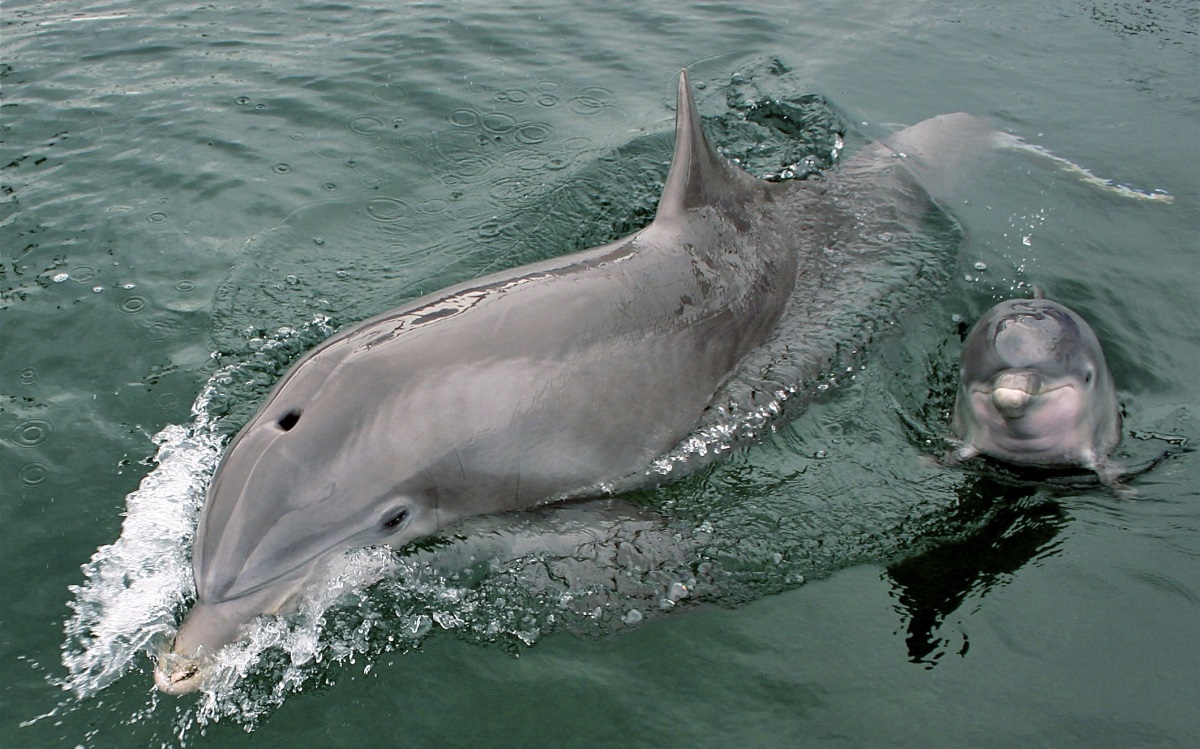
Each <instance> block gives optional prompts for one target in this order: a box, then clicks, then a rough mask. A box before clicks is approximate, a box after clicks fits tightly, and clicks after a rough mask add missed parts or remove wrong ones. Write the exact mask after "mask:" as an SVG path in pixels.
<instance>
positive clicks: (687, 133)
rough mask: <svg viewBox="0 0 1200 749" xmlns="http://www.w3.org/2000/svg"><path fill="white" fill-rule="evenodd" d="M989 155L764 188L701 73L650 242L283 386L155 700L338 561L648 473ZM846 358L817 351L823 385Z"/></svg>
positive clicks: (218, 517)
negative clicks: (705, 124)
mask: <svg viewBox="0 0 1200 749" xmlns="http://www.w3.org/2000/svg"><path fill="white" fill-rule="evenodd" d="M991 132H992V131H991V130H990V128H988V127H986V126H985V125H983V124H982V123H981V121H980V120H978V119H976V118H973V117H970V116H968V115H945V116H942V117H938V118H934V119H933V120H928V121H926V122H925V123H922V124H920V125H917V126H915V127H913V128H909V129H908V130H904V131H901V132H900V133H897V134H896V135H895V136H893V137H892V138H889V139H888V140H887V142H886V143H876V144H874V145H872V146H869V147H867V148H864V149H863V150H862V151H861V152H860V153H859V154H858V155H857V156H856V157H855V158H853V159H850V160H848V161H847V163H846V164H845V165H844V167H843V168H842V169H841V170H839V171H840V173H841V179H842V182H841V183H836V184H840V185H841V187H837V186H836V184H834V185H833V186H831V184H823V183H822V182H821V181H820V180H815V181H814V182H816V183H817V184H815V185H814V184H807V183H802V182H797V181H793V182H784V183H773V182H767V181H763V180H758V179H756V178H754V177H752V176H750V175H749V174H746V173H745V172H743V171H741V170H739V169H737V168H736V167H734V166H732V165H730V164H729V163H727V162H726V161H725V160H724V159H723V158H722V157H721V156H719V155H718V154H717V152H716V151H715V150H714V149H713V148H712V147H711V146H710V145H709V143H708V141H707V139H706V138H705V136H704V132H703V130H702V128H701V121H700V117H699V115H698V114H697V112H696V108H695V104H694V102H693V100H692V96H691V93H690V90H689V87H688V82H687V76H686V74H681V75H680V79H679V105H678V111H677V114H676V140H675V153H674V157H673V159H672V163H671V169H670V172H669V175H668V177H667V181H666V183H665V185H664V188H663V193H662V197H661V200H660V202H659V205H658V210H657V213H656V215H655V218H654V221H653V222H652V223H651V224H650V225H649V226H648V227H646V228H645V229H643V230H641V231H639V232H637V233H635V234H633V235H632V236H629V237H627V238H625V239H621V240H619V241H616V242H613V243H612V244H608V245H604V246H602V247H596V248H593V249H589V250H585V251H583V252H577V253H575V254H571V255H566V256H563V257H556V258H553V259H550V260H546V261H543V262H538V263H534V264H531V265H526V266H522V267H519V268H515V269H512V270H509V271H505V272H502V273H498V274H494V275H490V276H487V277H484V278H480V279H477V280H474V281H469V282H467V283H463V284H459V285H457V286H453V287H451V288H448V289H445V290H443V291H439V292H436V293H434V294H431V295H429V296H426V297H423V298H421V299H418V300H416V301H414V302H412V303H409V304H406V305H405V306H403V307H400V308H399V309H396V310H393V311H391V312H387V313H385V314H382V315H379V316H377V317H373V318H370V319H368V320H365V321H363V322H361V323H359V324H357V325H354V326H352V327H350V328H347V329H346V330H343V331H341V332H340V333H338V334H336V335H334V336H333V337H332V338H330V339H328V340H327V341H325V342H324V343H322V344H321V345H319V346H317V347H316V348H315V349H313V350H312V351H310V352H308V353H307V354H306V355H305V356H303V357H302V358H301V359H300V360H299V361H297V362H296V363H295V364H294V365H293V366H292V368H291V369H290V370H289V371H288V372H287V374H285V375H284V377H283V378H282V379H281V380H280V382H279V383H278V384H277V385H276V386H275V388H274V390H273V391H272V392H271V394H270V395H269V396H268V397H267V399H266V401H265V403H264V404H263V405H262V407H261V409H260V410H259V412H258V413H257V414H256V415H255V416H254V417H253V418H252V419H251V420H250V421H249V423H247V424H246V425H245V427H244V428H243V429H242V430H241V432H240V433H239V434H238V435H237V436H236V437H235V438H234V440H233V441H232V442H231V443H230V445H229V447H228V449H227V451H226V453H225V455H224V457H223V459H222V460H221V463H220V465H219V466H218V468H217V471H216V473H215V475H214V476H213V480H212V483H211V486H210V488H209V491H208V496H207V498H206V502H205V505H204V508H203V511H202V513H201V516H200V521H199V527H198V530H197V533H196V540H195V547H194V550H193V559H192V563H193V569H194V574H195V581H196V602H195V604H194V606H193V607H192V609H191V611H190V612H189V613H188V614H187V615H186V618H185V619H184V621H183V623H182V625H181V626H180V628H179V630H178V633H177V635H176V637H175V640H174V643H173V647H172V650H171V652H170V653H165V654H163V655H162V656H161V657H160V659H159V663H158V667H157V670H156V673H155V681H156V683H157V684H158V686H159V687H160V688H161V689H162V690H164V691H166V692H170V693H183V692H187V691H191V690H194V689H196V688H197V687H198V686H199V684H200V682H201V680H202V676H203V669H202V665H203V663H204V661H205V656H206V655H209V654H212V653H213V652H215V651H216V650H218V649H219V648H221V647H222V646H223V645H225V644H227V643H229V642H231V641H232V640H234V639H236V638H237V637H238V634H239V629H240V628H241V627H243V626H244V625H245V624H247V623H248V622H249V621H250V620H252V619H253V618H254V617H256V616H257V615H259V614H262V613H266V612H273V611H277V610H278V609H279V607H280V606H281V605H282V604H283V603H284V602H285V601H286V600H287V599H288V598H289V597H291V596H292V595H294V594H295V592H296V591H297V590H298V588H300V587H301V586H302V585H303V583H304V581H305V579H306V577H307V576H309V575H310V573H311V572H312V571H313V570H314V569H315V568H316V567H317V566H318V565H319V564H320V563H322V562H323V561H324V560H327V559H328V558H329V557H330V556H331V555H334V554H337V553H339V552H341V551H344V550H346V549H348V548H351V547H356V546H367V545H374V544H391V545H395V546H401V545H404V544H406V543H408V542H409V541H411V540H413V539H416V538H419V537H422V536H427V535H429V534H432V533H435V532H436V531H438V530H439V529H443V528H446V527H448V526H450V525H452V524H454V523H456V522H457V521H459V520H461V519H463V518H466V517H468V516H473V515H480V514H485V513H497V512H503V511H509V510H515V509H521V508H528V507H531V506H534V505H538V504H542V503H546V502H551V501H555V500H559V499H565V498H570V497H577V496H585V495H589V494H595V493H597V492H598V490H599V488H600V487H601V486H602V485H604V484H605V483H606V482H614V481H620V480H621V479H625V478H628V477H630V476H636V475H638V474H639V473H640V472H643V471H644V470H645V468H646V467H647V466H648V465H649V464H650V463H651V461H653V460H654V459H655V458H657V457H659V456H661V455H663V454H664V453H667V452H668V451H669V450H671V448H673V447H675V446H676V445H677V444H678V443H680V441H681V440H683V439H684V438H685V437H686V436H687V435H688V434H689V431H691V430H692V429H693V427H695V426H696V424H697V422H698V421H699V420H700V419H701V417H702V415H703V414H704V412H705V409H706V407H707V406H708V405H709V404H710V401H711V400H712V399H713V397H714V393H717V392H718V390H719V388H721V387H722V385H723V384H724V383H725V382H726V380H728V379H729V378H730V376H731V373H733V372H734V371H735V369H736V368H737V367H738V365H739V362H740V361H742V360H743V358H744V357H746V355H747V353H748V352H750V351H752V350H754V349H755V348H756V347H758V346H760V345H761V344H763V342H764V341H765V340H767V338H768V336H770V335H771V334H772V331H773V329H774V328H775V327H776V325H777V322H778V321H779V320H780V317H781V315H783V313H784V311H785V307H788V305H789V303H790V300H792V299H794V298H798V297H801V296H804V297H807V296H808V295H809V294H811V295H812V299H813V300H817V301H819V300H826V301H823V302H821V303H813V304H812V305H811V307H808V306H805V305H807V303H808V302H807V301H805V302H804V304H801V305H800V306H801V307H804V309H802V310H800V312H798V314H806V315H810V316H811V319H812V321H813V322H812V325H813V326H818V325H825V326H826V327H828V325H829V317H828V315H829V304H832V303H833V302H836V300H837V299H840V298H842V297H853V296H854V294H855V291H856V289H858V288H859V287H860V286H862V285H863V284H866V283H867V281H868V279H866V278H865V276H866V275H867V274H865V272H864V273H863V274H860V275H861V276H862V277H861V278H860V276H856V275H855V269H856V268H857V267H858V266H859V265H862V264H863V263H864V262H865V260H864V258H867V257H868V256H869V257H870V258H871V259H873V260H878V258H879V256H880V254H881V253H886V252H887V251H889V250H890V249H892V247H890V246H889V245H888V243H887V241H885V240H877V241H875V240H873V242H874V243H873V244H871V246H870V248H869V251H868V250H867V249H863V248H862V247H860V246H859V244H856V243H855V242H854V241H852V240H854V238H855V237H856V236H858V234H859V233H860V232H861V231H864V226H866V227H867V228H868V229H870V230H871V231H872V232H873V234H872V236H873V237H879V236H884V235H885V234H888V233H889V232H891V231H898V229H897V228H896V227H897V226H898V224H897V223H896V222H897V220H898V219H897V217H898V216H900V217H903V216H909V215H916V214H919V215H923V214H924V212H926V211H928V210H929V208H930V207H931V206H932V204H931V203H930V202H929V198H928V195H927V194H926V192H924V191H923V190H921V188H920V187H917V186H916V183H915V182H914V180H913V176H914V175H915V176H916V177H917V178H918V179H920V180H921V181H922V182H924V183H925V184H926V186H927V187H928V188H929V190H930V192H933V193H934V194H938V193H939V192H941V191H943V190H944V189H947V187H948V185H949V184H950V182H951V181H952V177H953V176H954V175H955V174H956V173H957V170H958V168H959V166H960V164H961V162H962V159H960V158H958V157H960V156H962V155H964V154H972V153H975V152H977V151H979V150H981V149H983V148H984V146H985V145H986V144H985V143H984V140H986V139H987V138H988V137H990V134H991ZM856 189H857V190H859V192H862V193H865V194H867V195H869V197H870V199H869V200H868V199H861V200H859V199H853V198H854V196H855V191H856ZM872 217H873V218H872ZM881 227H882V228H881ZM885 229H886V231H885ZM885 260H886V258H885ZM801 292H803V293H801ZM791 303H792V304H794V302H791ZM822 305H824V306H822ZM819 340H820V341H826V340H832V339H829V337H828V336H826V337H825V338H820V339H819ZM814 345H815V344H814ZM824 345H826V344H824V343H822V344H821V346H824ZM828 345H829V346H830V347H832V346H833V345H834V343H829V344H828ZM818 348H820V347H818ZM831 355H832V352H831V351H826V350H824V349H821V350H819V351H817V352H816V353H815V354H814V358H813V360H814V361H817V360H818V359H819V360H820V361H819V362H818V363H816V364H814V365H813V366H814V367H824V366H828V358H829V356H831ZM814 373H815V372H814Z"/></svg>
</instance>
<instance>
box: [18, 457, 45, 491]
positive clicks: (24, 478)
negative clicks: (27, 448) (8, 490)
mask: <svg viewBox="0 0 1200 749" xmlns="http://www.w3.org/2000/svg"><path fill="white" fill-rule="evenodd" d="M48 475H50V469H49V468H47V467H46V465H45V464H44V463H37V462H33V463H26V464H25V465H23V466H21V467H20V469H18V470H17V480H18V481H20V482H21V483H22V484H24V485H25V486H37V485H38V484H40V483H42V482H43V481H45V480H46V477H47V476H48Z"/></svg>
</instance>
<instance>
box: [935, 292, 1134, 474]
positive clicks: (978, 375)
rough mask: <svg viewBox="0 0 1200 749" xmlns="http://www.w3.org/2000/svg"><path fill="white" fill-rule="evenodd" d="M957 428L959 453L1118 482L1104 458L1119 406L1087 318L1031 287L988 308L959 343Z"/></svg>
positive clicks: (1113, 439)
mask: <svg viewBox="0 0 1200 749" xmlns="http://www.w3.org/2000/svg"><path fill="white" fill-rule="evenodd" d="M959 375H960V382H959V387H958V395H957V398H956V399H955V403H954V417H953V429H954V432H955V433H956V434H957V436H958V437H959V438H960V439H961V440H962V442H963V445H962V447H961V448H960V449H959V451H958V457H960V458H970V457H972V456H975V455H978V454H984V455H988V456H991V457H993V458H998V459H1000V460H1004V461H1007V462H1010V463H1014V464H1017V465H1026V466H1038V467H1046V468H1054V467H1059V468H1066V467H1072V466H1081V467H1084V468H1088V469H1090V470H1093V471H1096V472H1097V474H1098V475H1099V476H1100V478H1101V480H1102V481H1105V482H1106V483H1112V481H1113V479H1114V478H1115V475H1116V474H1115V471H1114V470H1113V469H1112V467H1111V466H1109V465H1108V464H1107V462H1106V458H1107V456H1108V454H1109V452H1111V451H1112V449H1113V448H1114V447H1116V445H1117V442H1118V441H1119V440H1120V438H1121V408H1120V405H1119V404H1118V403H1117V392H1116V389H1115V387H1114V385H1113V379H1112V375H1111V374H1110V373H1109V371H1108V367H1107V365H1106V364H1105V362H1104V352H1103V351H1101V349H1100V341H1099V339H1097V337H1096V334H1095V333H1094V332H1093V331H1092V328H1091V326H1090V325H1088V324H1087V322H1086V321H1085V320H1084V319H1083V318H1082V317H1080V316H1079V315H1077V314H1075V313H1074V312H1072V311H1071V310H1069V309H1067V308H1066V307H1064V306H1063V305H1061V304H1058V303H1056V302H1052V301H1050V300H1048V299H1045V298H1044V297H1043V294H1042V292H1041V290H1040V289H1037V290H1035V292H1034V298H1033V299H1010V300H1008V301H1004V302H1000V303H999V304H997V305H996V306H994V307H992V308H991V309H990V310H988V311H987V312H986V313H984V315H983V317H981V318H979V320H978V321H977V322H976V323H975V325H974V326H973V327H972V328H971V331H970V332H969V333H968V334H967V338H966V340H965V341H964V343H963V350H962V355H961V357H960V366H959Z"/></svg>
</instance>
